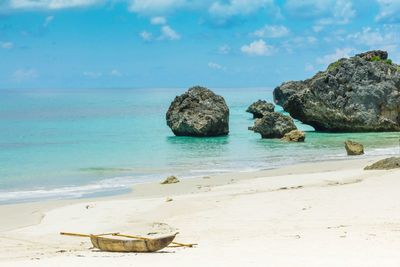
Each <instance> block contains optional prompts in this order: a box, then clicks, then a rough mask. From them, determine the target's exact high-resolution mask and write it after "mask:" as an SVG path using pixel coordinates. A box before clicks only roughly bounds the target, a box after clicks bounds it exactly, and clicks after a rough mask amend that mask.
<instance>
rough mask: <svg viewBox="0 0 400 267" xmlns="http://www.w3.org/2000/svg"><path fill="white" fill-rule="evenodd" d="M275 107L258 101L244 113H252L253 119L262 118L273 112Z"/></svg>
mask: <svg viewBox="0 0 400 267" xmlns="http://www.w3.org/2000/svg"><path fill="white" fill-rule="evenodd" d="M274 110H275V105H274V104H272V103H268V102H267V101H265V100H258V101H256V102H254V103H253V104H251V105H250V106H249V107H248V108H247V110H246V112H249V113H252V114H253V118H262V117H263V116H264V115H265V114H266V113H268V112H274Z"/></svg>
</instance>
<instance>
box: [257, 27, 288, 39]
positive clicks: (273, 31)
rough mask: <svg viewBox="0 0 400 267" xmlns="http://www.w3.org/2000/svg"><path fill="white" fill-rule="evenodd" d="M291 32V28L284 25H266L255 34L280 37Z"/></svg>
mask: <svg viewBox="0 0 400 267" xmlns="http://www.w3.org/2000/svg"><path fill="white" fill-rule="evenodd" d="M289 33H290V31H289V29H288V28H286V27H285V26H283V25H265V26H264V27H262V28H261V29H259V30H256V31H255V32H254V33H253V35H255V36H257V37H267V38H280V37H284V36H287V35H288V34H289Z"/></svg>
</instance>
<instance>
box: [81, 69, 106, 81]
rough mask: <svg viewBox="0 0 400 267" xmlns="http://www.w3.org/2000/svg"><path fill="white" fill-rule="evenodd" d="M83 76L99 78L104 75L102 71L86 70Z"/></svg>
mask: <svg viewBox="0 0 400 267" xmlns="http://www.w3.org/2000/svg"><path fill="white" fill-rule="evenodd" d="M83 76H85V77H88V78H90V79H97V78H100V77H101V76H103V74H102V73H101V72H94V71H85V72H84V73H83Z"/></svg>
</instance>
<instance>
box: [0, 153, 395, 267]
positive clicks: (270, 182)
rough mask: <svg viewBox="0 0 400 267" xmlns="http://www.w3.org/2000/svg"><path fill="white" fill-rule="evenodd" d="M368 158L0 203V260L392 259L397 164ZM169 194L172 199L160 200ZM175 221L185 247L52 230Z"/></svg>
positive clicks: (164, 227)
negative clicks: (110, 245)
mask: <svg viewBox="0 0 400 267" xmlns="http://www.w3.org/2000/svg"><path fill="white" fill-rule="evenodd" d="M376 160H377V158H375V159H371V158H368V159H367V158H363V157H361V158H358V157H357V158H356V159H349V160H344V161H335V162H320V163H309V164H301V165H295V166H290V167H285V168H280V169H276V170H269V171H260V172H251V173H250V172H249V173H245V172H242V173H231V174H224V175H218V176H211V177H202V178H195V179H186V180H183V181H181V182H180V183H177V184H170V185H161V184H158V183H148V184H140V185H137V186H135V187H134V188H133V192H132V193H130V194H127V195H122V196H114V197H107V198H98V199H79V200H72V201H71V200H63V201H49V202H41V203H30V204H18V205H4V206H0V212H1V219H0V246H1V248H2V249H1V250H0V266H7V267H13V266H24V267H26V266H40V267H46V266H52V267H53V266H57V267H63V266H96V267H99V266H210V267H211V266H246V265H247V266H274V267H275V266H291V267H292V266H308V267H309V266H324V267H326V266H357V267H360V266H363V267H366V266H374V267H376V266H380V267H381V266H400V253H399V250H400V194H399V189H400V170H389V171H364V170H363V167H365V166H366V165H368V164H370V163H372V162H374V161H376ZM167 198H172V201H166V199H167ZM60 231H65V232H80V233H105V232H123V233H129V234H146V233H148V232H153V231H156V232H159V233H167V232H171V231H179V235H178V236H177V238H176V241H178V242H186V243H198V246H197V247H195V248H166V249H164V250H162V251H160V252H158V253H149V254H137V253H107V252H99V251H96V250H91V249H90V248H91V243H90V241H89V239H88V238H77V237H67V236H60V235H59V234H58V233H59V232H60Z"/></svg>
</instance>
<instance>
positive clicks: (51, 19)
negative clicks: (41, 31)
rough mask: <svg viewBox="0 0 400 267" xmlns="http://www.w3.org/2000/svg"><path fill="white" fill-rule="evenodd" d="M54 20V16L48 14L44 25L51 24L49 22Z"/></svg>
mask: <svg viewBox="0 0 400 267" xmlns="http://www.w3.org/2000/svg"><path fill="white" fill-rule="evenodd" d="M53 20H54V16H48V17H46V19H45V20H44V22H43V27H47V26H49V24H50V23H51V22H52V21H53Z"/></svg>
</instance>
